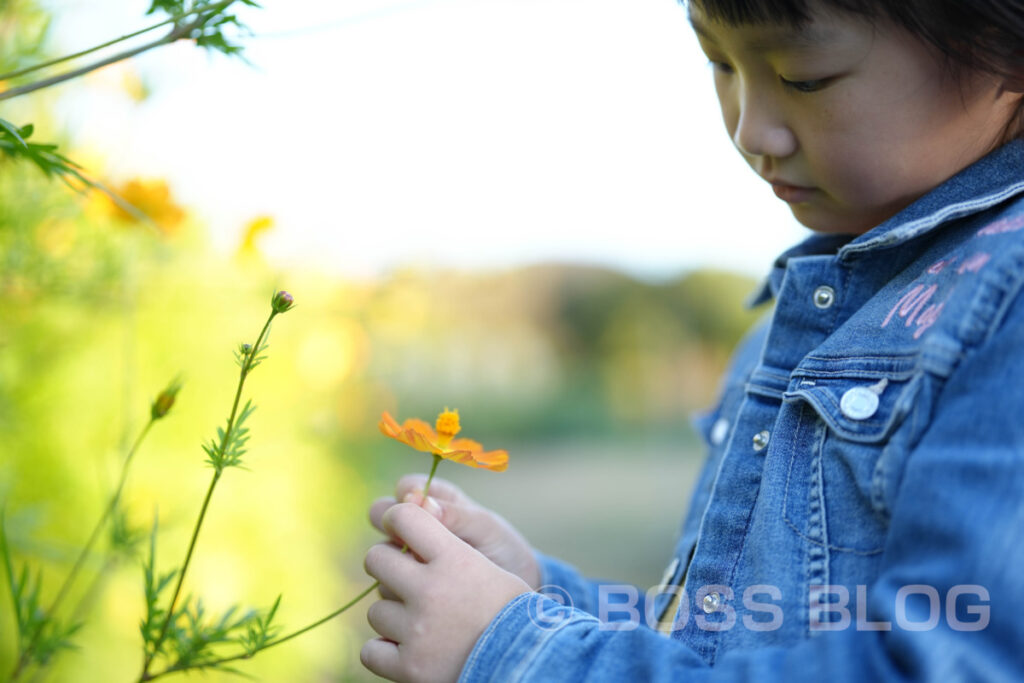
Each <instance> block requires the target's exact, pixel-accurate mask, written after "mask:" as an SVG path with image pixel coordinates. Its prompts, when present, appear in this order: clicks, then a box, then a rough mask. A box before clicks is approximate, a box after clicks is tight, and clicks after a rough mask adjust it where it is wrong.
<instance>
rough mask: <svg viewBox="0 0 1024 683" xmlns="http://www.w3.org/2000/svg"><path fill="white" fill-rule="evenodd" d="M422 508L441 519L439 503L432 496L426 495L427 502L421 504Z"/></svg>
mask: <svg viewBox="0 0 1024 683" xmlns="http://www.w3.org/2000/svg"><path fill="white" fill-rule="evenodd" d="M423 509H424V510H426V511H427V512H429V513H430V514H432V515H434V516H435V517H437V518H438V519H441V504H440V503H438V502H437V501H436V500H434V498H433V497H431V496H427V502H426V503H425V504H424V505H423Z"/></svg>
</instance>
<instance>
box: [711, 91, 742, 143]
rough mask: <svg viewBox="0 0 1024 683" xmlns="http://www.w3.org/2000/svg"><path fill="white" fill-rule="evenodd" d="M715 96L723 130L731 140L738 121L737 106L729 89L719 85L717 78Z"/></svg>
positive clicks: (738, 112)
mask: <svg viewBox="0 0 1024 683" xmlns="http://www.w3.org/2000/svg"><path fill="white" fill-rule="evenodd" d="M715 95H717V96H718V106H719V108H720V109H721V110H722V123H724V124H725V130H726V132H727V133H728V134H729V137H730V138H733V137H734V136H735V134H736V126H737V125H738V123H739V120H740V111H739V105H738V104H737V102H736V98H735V97H734V96H733V95H732V94H731V92H730V89H729V88H727V87H726V86H725V85H724V84H723V83H721V82H720V80H719V79H718V78H717V77H716V78H715Z"/></svg>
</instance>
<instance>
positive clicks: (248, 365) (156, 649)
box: [139, 310, 277, 681]
mask: <svg viewBox="0 0 1024 683" xmlns="http://www.w3.org/2000/svg"><path fill="white" fill-rule="evenodd" d="M276 315H277V311H274V310H272V311H271V312H270V317H268V318H267V322H266V323H265V324H264V325H263V329H262V330H261V331H260V336H259V337H257V338H256V343H255V344H253V345H252V352H251V353H249V354H248V355H246V358H245V363H243V364H242V370H241V372H240V373H239V375H238V388H237V389H235V400H234V403H232V405H231V416H230V417H228V424H227V428H226V429H225V430H224V435H223V436H222V437H221V442H220V451H221V453H223V452H224V448H225V447H226V446H227V444H228V442H229V440H230V438H231V430H232V429H233V428H234V426H235V417H236V416H237V415H238V403H239V401H240V400H241V398H242V388H243V387H244V386H245V378H246V377H247V376H248V374H249V371H250V370H251V369H252V364H253V361H254V360H255V359H256V356H257V354H258V353H259V349H260V347H261V345H262V343H263V338H264V337H265V336H266V334H267V330H269V329H270V323H271V321H273V319H274V316H276ZM222 473H223V469H221V468H215V469H214V471H213V478H212V479H211V480H210V486H209V488H207V490H206V497H205V498H204V499H203V506H202V508H200V510H199V516H198V517H197V518H196V525H195V527H194V528H193V529H192V540H191V541H189V544H188V551H187V552H186V553H185V561H184V562H183V563H182V565H181V571H180V572H178V582H177V585H175V587H174V594H173V596H172V597H171V603H170V605H169V606H168V607H167V616H166V617H164V623H163V626H162V627H161V628H160V636H159V637H158V638H157V639H156V641H155V642H154V643H153V649H152V650H151V651H150V652H147V653H146V655H145V657H144V659H143V662H142V673H141V674H140V675H139V680H140V681H146V680H149V667H150V665H151V664H152V663H153V659H154V658H155V657H156V656H157V654H159V653H160V646H161V645H163V643H164V639H165V638H167V629H168V628H170V625H171V621H172V620H173V619H174V608H175V606H176V605H177V603H178V597H179V596H180V595H181V586H182V584H183V583H184V582H185V573H186V572H187V571H188V565H189V563H190V562H191V561H192V554H193V552H194V551H195V547H196V541H197V540H198V539H199V529H200V528H201V527H202V526H203V520H204V519H205V518H206V511H207V509H208V508H209V506H210V499H211V498H212V497H213V490H214V488H215V487H216V486H217V481H218V480H220V475H221V474H222Z"/></svg>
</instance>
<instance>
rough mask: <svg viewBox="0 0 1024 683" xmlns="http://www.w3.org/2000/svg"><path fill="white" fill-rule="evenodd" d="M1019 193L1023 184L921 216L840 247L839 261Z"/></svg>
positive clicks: (904, 239)
mask: <svg viewBox="0 0 1024 683" xmlns="http://www.w3.org/2000/svg"><path fill="white" fill-rule="evenodd" d="M1021 191H1024V182H1021V183H1017V184H1015V185H1011V186H1010V187H1008V188H1004V189H1003V190H1002V191H1001V192H996V193H994V194H990V195H987V196H985V197H981V198H978V199H971V200H968V201H965V202H960V203H959V204H949V205H946V206H944V207H942V208H941V209H939V210H938V211H934V212H932V213H931V214H928V215H927V216H922V217H921V218H918V219H916V220H913V221H911V222H909V223H907V224H905V225H903V226H901V227H899V228H897V229H896V230H895V231H894V232H890V233H887V234H885V235H880V236H879V237H877V238H875V239H873V240H868V241H867V242H864V243H862V244H857V245H846V246H845V247H842V248H841V249H840V250H839V259H840V260H841V261H842V260H845V259H846V258H848V257H849V256H853V255H859V254H860V253H862V252H865V251H869V250H871V249H874V248H880V247H892V246H896V245H898V244H901V243H903V242H908V241H910V240H911V239H913V238H915V237H917V236H919V235H921V234H923V233H925V232H927V231H928V230H930V229H931V228H934V227H935V226H937V225H939V224H941V223H944V222H946V221H950V220H954V219H957V218H962V217H963V216H967V215H970V214H972V213H977V212H978V211H981V210H982V209H987V208H991V207H993V206H995V205H996V204H999V203H1000V202H1002V201H1004V200H1006V199H1009V198H1010V197H1013V196H1014V195H1016V194H1019V193H1020V192H1021Z"/></svg>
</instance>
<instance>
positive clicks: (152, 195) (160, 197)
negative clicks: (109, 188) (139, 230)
mask: <svg viewBox="0 0 1024 683" xmlns="http://www.w3.org/2000/svg"><path fill="white" fill-rule="evenodd" d="M113 192H114V194H115V195H117V196H118V198H119V199H121V200H122V201H124V202H126V203H127V204H129V205H130V206H131V207H132V208H134V209H136V210H137V211H138V212H139V213H140V214H142V215H143V216H145V217H146V218H148V219H149V220H151V221H153V223H154V224H155V225H156V227H157V229H158V230H160V232H161V233H163V234H164V235H174V234H176V233H177V232H178V231H179V229H180V228H181V224H182V223H183V222H184V220H185V210H184V209H183V208H182V207H180V206H179V205H178V204H176V203H175V201H174V198H173V197H172V196H171V189H170V187H169V186H168V185H167V181H165V180H161V179H154V180H144V179H141V178H134V179H132V180H129V181H128V182H126V183H124V184H122V185H120V186H119V187H115V188H113ZM91 209H92V210H93V211H94V212H95V213H99V214H102V215H104V216H106V217H108V218H113V219H115V220H118V221H122V222H124V223H130V224H139V223H142V222H143V220H142V218H141V217H140V216H139V215H137V214H135V213H133V212H131V211H129V210H128V209H127V208H126V207H124V206H122V205H121V204H119V203H118V202H115V201H114V200H113V199H111V198H110V197H108V196H107V195H105V194H103V193H101V192H94V193H93V202H92V205H91Z"/></svg>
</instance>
